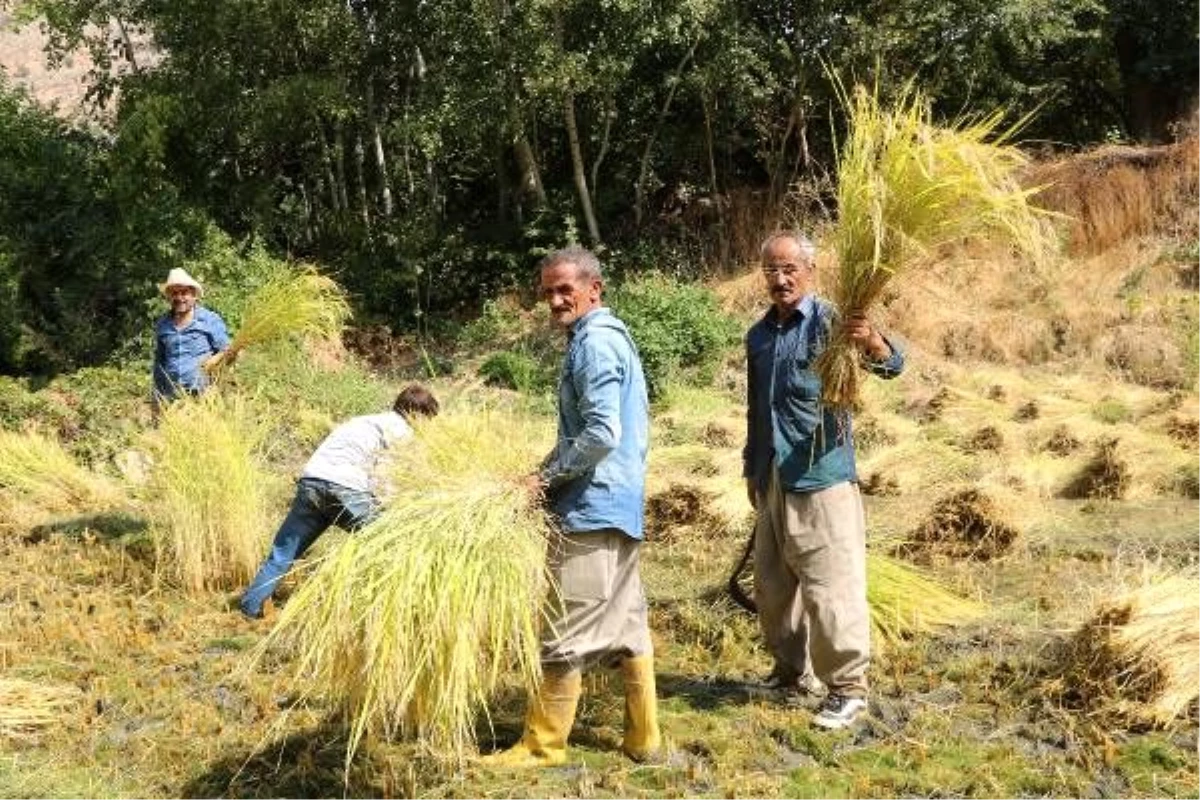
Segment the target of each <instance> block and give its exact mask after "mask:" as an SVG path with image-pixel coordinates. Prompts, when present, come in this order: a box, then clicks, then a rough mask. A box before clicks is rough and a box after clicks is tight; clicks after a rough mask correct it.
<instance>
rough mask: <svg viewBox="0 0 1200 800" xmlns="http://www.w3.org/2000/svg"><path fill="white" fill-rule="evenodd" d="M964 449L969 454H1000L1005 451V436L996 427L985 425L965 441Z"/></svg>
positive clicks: (963, 443) (963, 442)
mask: <svg viewBox="0 0 1200 800" xmlns="http://www.w3.org/2000/svg"><path fill="white" fill-rule="evenodd" d="M962 448H963V449H964V450H966V451H967V452H969V453H978V452H980V451H987V452H993V453H994V452H999V451H1000V450H1002V449H1004V434H1003V433H1001V432H1000V429H999V428H997V427H996V426H995V425H984V426H983V427H981V428H979V429H978V430H977V431H975V432H974V433H972V434H971V435H970V436H967V437H966V438H965V439H963V441H962Z"/></svg>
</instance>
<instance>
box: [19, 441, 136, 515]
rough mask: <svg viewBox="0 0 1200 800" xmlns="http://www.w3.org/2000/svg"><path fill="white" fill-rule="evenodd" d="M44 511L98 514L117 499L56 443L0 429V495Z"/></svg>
mask: <svg viewBox="0 0 1200 800" xmlns="http://www.w3.org/2000/svg"><path fill="white" fill-rule="evenodd" d="M6 494H7V495H11V499H12V500H14V501H20V503H21V504H22V505H25V506H28V507H33V508H36V509H39V510H42V511H47V512H79V511H100V510H104V509H107V508H111V507H112V506H113V505H115V504H117V503H118V502H119V500H120V493H119V492H118V491H117V488H116V487H115V486H113V485H112V483H110V482H109V481H107V480H105V479H104V478H103V477H102V476H100V475H97V474H95V473H94V472H91V471H90V470H88V469H86V468H85V467H82V466H80V465H79V464H77V463H75V460H74V459H73V458H71V455H70V454H69V453H67V451H66V450H64V449H63V447H62V445H60V444H59V443H58V441H57V440H55V439H52V438H50V437H48V436H44V435H42V434H40V433H35V432H29V433H14V432H12V431H4V430H0V495H6Z"/></svg>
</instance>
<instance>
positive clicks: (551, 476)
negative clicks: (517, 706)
mask: <svg viewBox="0 0 1200 800" xmlns="http://www.w3.org/2000/svg"><path fill="white" fill-rule="evenodd" d="M540 269H541V295H542V298H543V300H545V302H546V304H547V305H548V306H549V307H550V316H551V318H552V320H553V323H554V324H555V325H556V326H557V327H559V328H561V329H562V330H563V331H564V332H565V333H566V335H567V352H566V356H565V359H564V361H563V366H562V373H561V375H560V378H559V386H558V441H557V444H556V445H555V447H554V450H553V451H551V453H550V455H549V456H547V458H546V460H545V461H544V462H543V464H542V468H541V470H540V472H539V474H538V475H537V476H536V479H535V480H536V483H537V484H538V485H539V486H540V487H542V489H543V490H544V492H545V496H546V502H547V505H548V506H549V508H550V510H551V512H552V513H553V515H554V516H555V517H556V522H557V524H558V528H559V530H558V531H557V533H556V535H555V538H554V539H553V541H552V542H551V545H550V548H549V551H548V561H549V571H550V573H551V578H552V580H553V581H554V583H555V584H556V585H557V588H558V592H557V593H555V594H553V595H552V597H551V599H550V600H549V608H548V613H547V615H546V616H547V620H546V621H547V624H546V627H545V628H544V629H543V634H542V651H541V662H542V684H541V686H540V688H539V691H538V693H537V695H536V696H535V697H530V698H529V701H528V709H527V712H526V716H525V730H524V734H523V735H522V737H521V740H520V741H519V742H518V743H517V744H516V745H514V746H513V747H512V748H510V749H508V750H505V751H503V752H499V753H494V754H492V755H490V756H487V757H486V758H485V759H484V762H485V763H488V764H493V765H500V766H548V765H553V764H561V763H563V762H564V761H566V758H567V738H568V736H569V735H570V732H571V725H572V724H573V723H574V721H575V709H576V706H577V704H578V702H579V695H580V687H581V681H582V673H583V672H584V671H585V670H588V669H591V668H593V667H596V666H604V667H613V666H619V667H620V669H621V673H622V676H623V678H624V683H625V738H624V742H623V745H622V749H623V750H624V751H625V753H626V755H628V756H629V757H630V758H633V759H634V760H638V761H641V760H646V759H648V758H650V757H652V756H654V755H655V754H656V753H657V751H658V750H659V748H660V736H659V730H658V716H657V700H656V697H655V688H654V655H653V650H652V646H651V642H650V630H649V626H648V624H647V618H646V598H645V594H644V593H643V590H642V582H641V575H640V572H639V568H638V548H639V546H640V543H641V540H642V536H643V533H642V522H643V511H642V505H643V500H644V496H645V482H646V453H647V451H648V450H649V425H650V417H649V403H648V400H647V396H646V380H645V376H644V375H643V373H642V364H641V361H640V359H639V357H638V353H637V348H636V347H635V346H634V344H633V340H632V339H630V337H629V332H628V331H627V330H626V328H625V325H624V324H623V323H622V322H621V321H620V320H619V319H617V318H616V317H615V316H613V314H612V312H611V311H609V310H608V309H607V308H605V307H603V305H602V304H601V300H600V294H601V291H602V289H603V280H602V278H601V274H600V263H599V261H597V259H596V257H595V256H594V255H593V254H592V253H590V252H589V251H587V250H584V249H583V248H579V247H572V248H567V249H565V250H560V251H558V252H555V253H551V254H550V255H549V256H547V257H546V258H545V259H544V260H543V261H542V263H541V266H540Z"/></svg>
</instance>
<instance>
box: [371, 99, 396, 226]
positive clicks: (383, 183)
mask: <svg viewBox="0 0 1200 800" xmlns="http://www.w3.org/2000/svg"><path fill="white" fill-rule="evenodd" d="M367 124H368V125H369V126H370V128H371V150H372V152H373V153H374V155H375V169H376V170H377V171H378V172H379V199H380V201H381V204H382V206H383V216H384V218H385V219H390V218H391V216H392V210H393V206H392V179H391V176H389V175H388V167H387V156H386V155H385V153H384V150H383V133H382V132H381V131H380V130H379V116H378V114H377V109H376V107H375V87H374V85H373V82H372V81H368V82H367Z"/></svg>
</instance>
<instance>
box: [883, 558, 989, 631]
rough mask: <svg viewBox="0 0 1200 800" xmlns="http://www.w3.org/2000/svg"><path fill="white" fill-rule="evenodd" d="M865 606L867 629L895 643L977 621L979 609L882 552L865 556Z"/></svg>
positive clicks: (980, 608)
mask: <svg viewBox="0 0 1200 800" xmlns="http://www.w3.org/2000/svg"><path fill="white" fill-rule="evenodd" d="M867 603H868V604H869V605H870V608H871V627H872V629H873V630H874V631H875V634H876V635H877V636H878V637H880V638H881V639H882V640H883V641H884V642H888V643H896V642H899V641H902V640H904V639H909V638H912V637H913V636H916V635H921V634H928V633H931V632H934V631H937V630H939V629H942V628H950V627H955V626H958V625H964V624H966V623H968V622H972V621H974V620H977V619H979V618H980V617H981V616H982V615H983V607H982V606H981V605H980V604H979V603H977V602H975V601H973V600H970V599H967V598H965V597H961V596H960V595H957V594H955V593H954V592H952V591H950V590H949V589H948V588H946V587H945V586H944V585H942V584H941V583H939V582H938V581H937V580H936V579H934V578H932V577H930V576H929V575H926V574H925V573H923V572H921V571H920V570H917V569H915V568H914V567H912V566H910V565H907V564H904V563H902V562H900V561H898V560H896V559H894V558H891V557H890V556H886V555H883V554H882V553H876V552H868V553H867Z"/></svg>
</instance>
